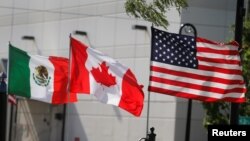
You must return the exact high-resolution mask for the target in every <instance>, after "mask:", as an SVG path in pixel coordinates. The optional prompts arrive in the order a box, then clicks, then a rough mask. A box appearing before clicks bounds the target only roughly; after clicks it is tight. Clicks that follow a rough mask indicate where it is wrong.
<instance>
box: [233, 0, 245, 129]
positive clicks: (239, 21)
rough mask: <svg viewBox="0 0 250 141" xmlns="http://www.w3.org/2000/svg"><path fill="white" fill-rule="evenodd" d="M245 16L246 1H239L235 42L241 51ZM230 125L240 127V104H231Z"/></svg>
mask: <svg viewBox="0 0 250 141" xmlns="http://www.w3.org/2000/svg"><path fill="white" fill-rule="evenodd" d="M244 15H245V8H244V0H237V9H236V17H235V33H234V40H235V41H237V42H238V43H239V50H240V49H241V47H242V29H243V17H244ZM230 115H231V116H230V124H231V125H238V122H239V104H237V103H231V114H230Z"/></svg>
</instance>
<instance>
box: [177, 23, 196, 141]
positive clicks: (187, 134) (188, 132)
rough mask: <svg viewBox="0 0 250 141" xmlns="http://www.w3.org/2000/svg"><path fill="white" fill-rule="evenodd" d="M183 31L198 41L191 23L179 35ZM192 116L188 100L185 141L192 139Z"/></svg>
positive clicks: (190, 101)
mask: <svg viewBox="0 0 250 141" xmlns="http://www.w3.org/2000/svg"><path fill="white" fill-rule="evenodd" d="M183 30H184V31H185V32H186V33H189V34H190V33H193V35H194V37H195V39H196V37H197V31H196V28H195V26H194V25H192V24H190V23H186V24H183V25H182V26H181V28H180V30H179V34H182V32H183ZM191 116H192V100H191V99H188V108H187V121H186V133H185V141H189V139H190V125H191Z"/></svg>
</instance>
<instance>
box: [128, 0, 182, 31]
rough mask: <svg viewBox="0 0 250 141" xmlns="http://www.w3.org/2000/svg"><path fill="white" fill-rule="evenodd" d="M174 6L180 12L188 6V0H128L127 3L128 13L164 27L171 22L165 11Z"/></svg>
mask: <svg viewBox="0 0 250 141" xmlns="http://www.w3.org/2000/svg"><path fill="white" fill-rule="evenodd" d="M172 6H174V7H176V9H177V10H178V11H179V12H180V10H181V8H184V7H187V2H186V0H153V2H152V3H147V2H146V0H127V1H126V3H125V9H126V13H127V14H128V15H131V16H134V17H135V18H142V19H144V20H146V21H149V22H152V23H153V24H154V25H156V26H162V27H164V28H167V26H168V24H169V23H168V20H167V17H166V16H165V13H166V12H167V10H169V8H170V7H172Z"/></svg>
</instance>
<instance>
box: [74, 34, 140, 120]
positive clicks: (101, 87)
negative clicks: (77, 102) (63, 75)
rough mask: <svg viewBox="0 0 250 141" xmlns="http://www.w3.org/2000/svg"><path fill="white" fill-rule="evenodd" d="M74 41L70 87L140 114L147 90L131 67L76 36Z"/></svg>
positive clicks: (77, 91) (103, 101) (134, 113)
mask: <svg viewBox="0 0 250 141" xmlns="http://www.w3.org/2000/svg"><path fill="white" fill-rule="evenodd" d="M70 44H71V57H70V60H71V63H70V64H71V72H70V74H71V75H70V77H71V78H70V91H71V92H75V93H84V94H93V95H94V96H95V97H96V98H97V99H98V100H99V101H101V102H102V103H106V104H112V105H115V106H118V107H120V108H122V109H124V110H126V111H128V112H130V113H132V114H133V115H135V116H140V114H141V111H142V109H143V100H144V93H143V91H142V86H140V85H139V84H138V83H137V80H136V78H135V76H134V74H133V73H132V72H131V70H130V69H129V68H128V67H126V66H124V65H122V64H120V63H119V62H118V61H116V60H114V59H113V58H110V57H108V56H106V55H104V54H103V53H101V52H99V51H97V50H95V49H93V48H90V47H87V46H86V45H85V44H83V43H81V42H80V41H78V40H76V39H74V38H72V37H71V41H70Z"/></svg>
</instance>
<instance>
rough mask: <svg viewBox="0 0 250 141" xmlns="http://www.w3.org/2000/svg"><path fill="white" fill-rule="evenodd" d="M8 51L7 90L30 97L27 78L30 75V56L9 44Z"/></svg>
mask: <svg viewBox="0 0 250 141" xmlns="http://www.w3.org/2000/svg"><path fill="white" fill-rule="evenodd" d="M9 51H10V52H9V69H10V71H9V76H8V77H9V78H8V92H9V93H10V94H16V95H19V96H23V97H27V98H30V97H31V95H30V80H29V79H27V78H29V77H30V69H29V61H30V56H29V55H28V54H27V53H26V52H24V51H22V50H20V49H18V48H15V47H13V46H11V45H10V50H9ZM20 76H21V77H20ZM25 78H26V79H25ZM10 80H13V81H10Z"/></svg>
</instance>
